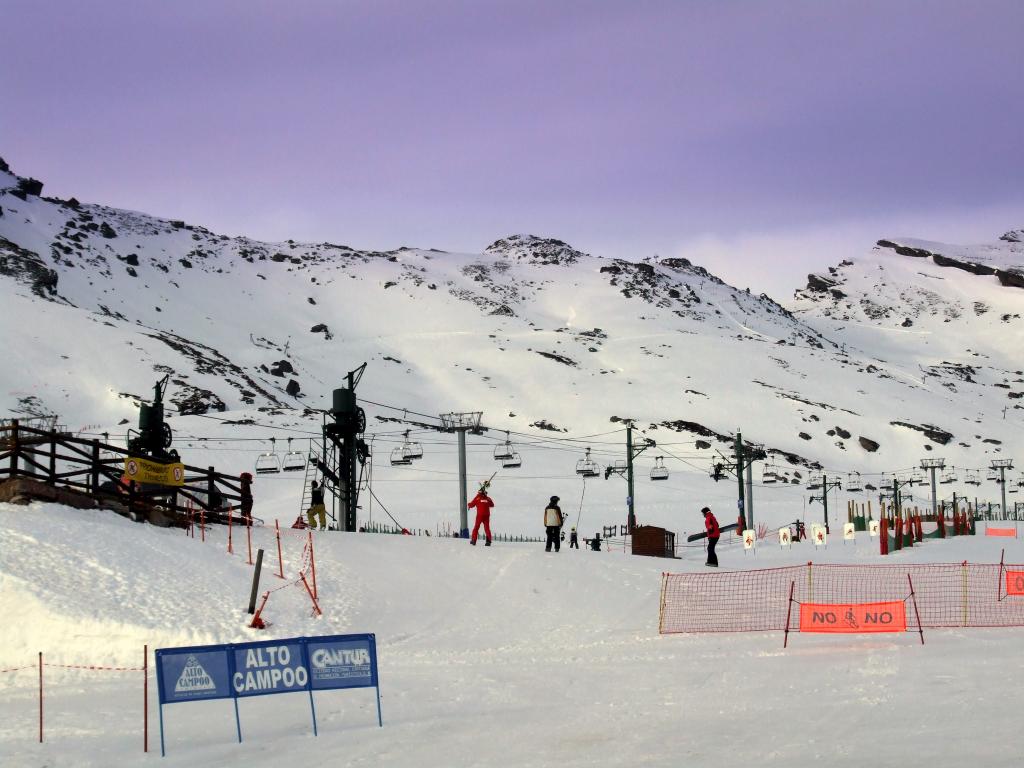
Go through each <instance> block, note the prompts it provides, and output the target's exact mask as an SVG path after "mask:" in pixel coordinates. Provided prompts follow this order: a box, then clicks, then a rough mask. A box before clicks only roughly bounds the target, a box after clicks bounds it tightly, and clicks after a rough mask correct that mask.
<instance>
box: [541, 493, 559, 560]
mask: <svg viewBox="0 0 1024 768" xmlns="http://www.w3.org/2000/svg"><path fill="white" fill-rule="evenodd" d="M563 522H564V521H563V518H562V509H561V507H559V506H558V497H557V496H552V497H551V501H549V502H548V505H547V507H545V509H544V527H545V528H546V529H547V532H548V541H547V544H545V545H544V551H545V552H550V551H551V545H552V544H554V545H555V552H557V551H558V550H559V547H560V546H561V543H560V539H559V535H558V534H559V533H560V532H561V530H562V523H563Z"/></svg>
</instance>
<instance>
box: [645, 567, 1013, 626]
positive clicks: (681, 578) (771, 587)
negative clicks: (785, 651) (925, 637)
mask: <svg viewBox="0 0 1024 768" xmlns="http://www.w3.org/2000/svg"><path fill="white" fill-rule="evenodd" d="M1004 568H1005V569H1006V570H1010V569H1011V568H1015V571H1021V570H1022V569H1024V566H1021V565H1017V566H1015V567H1014V566H1009V565H1004V564H999V563H993V564H991V565H988V564H977V563H939V564H912V563H907V564H894V565H831V564H829V565H814V564H811V563H808V564H807V565H801V566H792V567H788V568H769V569H764V570H752V571H724V572H714V573H666V574H663V575H662V592H661V616H660V622H659V631H660V632H661V633H662V634H671V633H677V632H764V631H774V630H778V631H782V630H784V629H785V627H786V613H787V610H788V608H789V590H790V584H792V585H793V599H794V600H795V601H796V602H797V603H829V604H843V605H846V604H860V603H876V602H889V601H895V600H904V599H905V598H907V597H908V594H909V591H910V589H909V585H908V581H907V576H908V574H909V575H910V577H911V578H912V579H913V585H914V592H915V593H916V597H917V605H918V610H919V611H920V615H921V626H922V627H924V628H930V627H1021V626H1024V600H1016V599H1014V600H1008V599H1003V598H1004V595H1003V590H1004V589H1005V584H1006V582H1004V580H1003V572H1004ZM794 620H795V619H794ZM914 623H915V624H916V623H917V622H916V621H915V622H914ZM790 629H791V630H798V629H799V628H798V627H795V626H791V627H790ZM915 629H916V627H915Z"/></svg>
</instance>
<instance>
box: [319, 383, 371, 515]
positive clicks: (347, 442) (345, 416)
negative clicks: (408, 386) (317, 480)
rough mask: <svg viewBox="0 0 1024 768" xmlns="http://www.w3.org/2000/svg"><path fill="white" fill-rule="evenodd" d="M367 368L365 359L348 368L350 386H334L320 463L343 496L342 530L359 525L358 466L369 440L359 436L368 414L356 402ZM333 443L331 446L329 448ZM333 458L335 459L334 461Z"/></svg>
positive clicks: (340, 497) (364, 426)
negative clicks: (358, 389) (360, 381)
mask: <svg viewBox="0 0 1024 768" xmlns="http://www.w3.org/2000/svg"><path fill="white" fill-rule="evenodd" d="M365 370H366V363H363V364H362V365H361V366H359V367H358V368H356V369H355V370H354V371H349V372H348V377H347V378H348V387H342V388H340V389H336V390H334V395H333V402H332V407H331V410H330V415H331V420H329V421H328V420H327V419H325V420H324V427H323V432H324V448H325V456H324V460H321V461H318V462H317V466H318V468H319V469H320V471H321V473H322V474H323V476H324V480H325V481H327V482H329V483H330V484H331V485H332V486H333V491H334V493H335V495H336V497H337V498H339V499H340V500H341V506H342V510H343V511H344V520H343V521H339V522H341V523H342V525H343V526H344V527H343V528H342V530H344V531H349V532H354V531H355V530H356V529H357V524H356V509H357V503H358V501H359V482H358V477H357V471H358V467H359V466H360V465H364V464H365V463H366V457H367V454H368V451H367V448H366V443H365V442H364V441H363V440H362V439H361V438H360V437H359V436H360V435H362V434H363V433H364V432H365V431H366V414H365V413H364V412H363V409H362V408H360V407H359V406H358V405H357V404H356V387H357V386H358V385H359V380H360V379H361V378H362V377H363V371H365ZM329 446H330V448H328V447H329ZM332 459H333V461H332Z"/></svg>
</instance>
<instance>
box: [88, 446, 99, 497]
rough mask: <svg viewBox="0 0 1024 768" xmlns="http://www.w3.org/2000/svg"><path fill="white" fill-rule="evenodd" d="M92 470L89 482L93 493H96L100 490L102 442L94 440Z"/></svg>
mask: <svg viewBox="0 0 1024 768" xmlns="http://www.w3.org/2000/svg"><path fill="white" fill-rule="evenodd" d="M90 469H91V470H92V471H91V472H90V474H89V482H90V484H91V486H92V492H93V493H96V492H97V491H99V489H100V441H99V440H97V439H95V438H93V441H92V466H91V467H90Z"/></svg>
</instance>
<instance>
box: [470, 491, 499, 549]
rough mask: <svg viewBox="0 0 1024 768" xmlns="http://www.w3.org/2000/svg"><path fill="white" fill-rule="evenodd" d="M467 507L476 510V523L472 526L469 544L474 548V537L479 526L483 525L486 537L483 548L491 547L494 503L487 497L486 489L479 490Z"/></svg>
mask: <svg viewBox="0 0 1024 768" xmlns="http://www.w3.org/2000/svg"><path fill="white" fill-rule="evenodd" d="M468 507H469V509H473V508H474V507H475V508H476V523H475V524H474V525H473V535H472V536H470V537H469V543H470V544H472V545H473V546H474V547H475V546H476V536H477V533H478V532H479V530H480V526H481V525H483V527H484V534H485V535H486V536H487V541H486V543H485V544H484V546H485V547H489V546H491V509H493V508H494V502H493V501H492V500H491V497H490V496H488V495H487V489H486V488H481V489H480V491H479V493H477V495H476V496H474V497H473V500H472V501H471V502H469V504H468Z"/></svg>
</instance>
